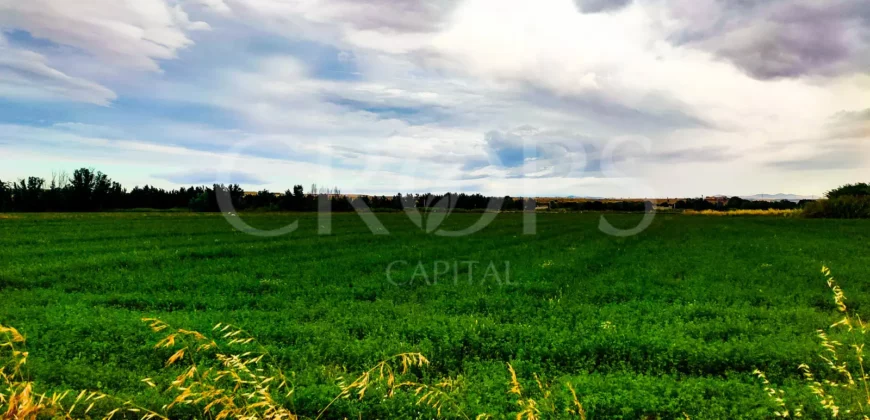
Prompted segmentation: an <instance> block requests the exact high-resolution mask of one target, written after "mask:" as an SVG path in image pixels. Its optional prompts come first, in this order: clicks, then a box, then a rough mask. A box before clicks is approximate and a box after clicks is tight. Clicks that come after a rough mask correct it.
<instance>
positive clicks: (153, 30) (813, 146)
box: [0, 0, 870, 197]
mask: <svg viewBox="0 0 870 420" xmlns="http://www.w3.org/2000/svg"><path fill="white" fill-rule="evenodd" d="M0 156H2V158H0V179H3V180H13V179H16V178H20V177H23V176H27V175H38V176H42V177H45V178H50V175H51V173H52V171H60V170H66V171H70V170H72V169H74V168H78V167H94V168H97V169H100V170H102V171H104V172H106V173H108V174H109V176H110V177H112V178H113V179H115V180H117V181H120V182H122V183H123V184H124V185H125V186H128V187H132V186H133V185H136V184H138V185H143V184H146V183H147V184H151V185H158V186H162V187H174V186H178V185H190V184H206V183H211V182H213V181H215V180H219V181H230V182H238V183H240V184H242V186H243V187H245V188H246V189H263V188H267V189H270V190H284V189H287V188H290V187H292V185H293V184H302V185H305V186H306V188H307V187H308V186H309V185H310V184H312V183H317V184H320V185H335V186H338V187H339V188H341V190H342V191H343V192H353V193H394V192H398V191H402V192H416V191H435V192H442V191H448V190H450V191H466V192H482V193H487V194H512V195H538V196H542V195H578V196H612V197H625V196H659V197H666V196H668V197H673V196H698V195H702V194H707V195H710V194H729V195H730V194H734V195H737V194H755V193H777V192H783V193H794V194H805V195H812V194H821V193H823V192H824V191H826V190H827V189H830V188H831V187H834V186H836V185H838V184H842V183H847V182H856V181H868V175H870V3H868V2H867V1H864V0H669V1H665V0H546V1H531V0H528V1H519V0H429V1H424V0H368V1H366V0H69V1H67V0H28V1H19V0H0Z"/></svg>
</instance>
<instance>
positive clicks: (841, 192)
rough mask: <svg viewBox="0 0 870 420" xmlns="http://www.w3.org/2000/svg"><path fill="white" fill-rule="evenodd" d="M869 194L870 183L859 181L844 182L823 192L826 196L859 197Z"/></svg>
mask: <svg viewBox="0 0 870 420" xmlns="http://www.w3.org/2000/svg"><path fill="white" fill-rule="evenodd" d="M868 195H870V184H867V183H866V182H859V183H857V184H846V185H843V186H841V187H838V188H834V189H833V190H831V191H828V192H827V194H825V196H826V197H828V198H838V197H847V196H848V197H861V196H868Z"/></svg>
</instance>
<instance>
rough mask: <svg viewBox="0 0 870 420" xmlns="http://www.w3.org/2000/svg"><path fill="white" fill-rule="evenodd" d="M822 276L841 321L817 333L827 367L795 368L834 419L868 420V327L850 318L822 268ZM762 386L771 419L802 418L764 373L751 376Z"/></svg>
mask: <svg viewBox="0 0 870 420" xmlns="http://www.w3.org/2000/svg"><path fill="white" fill-rule="evenodd" d="M822 274H823V275H824V276H825V281H826V283H827V285H828V287H829V288H830V289H831V293H832V294H833V298H834V304H835V305H836V307H837V311H839V312H840V313H841V314H842V316H843V318H842V319H841V320H839V321H837V322H835V323H833V324H831V325H830V326H829V327H828V329H827V330H821V329H820V330H818V331H817V334H818V337H819V345H820V347H821V351H820V353H819V355H818V357H819V358H820V359H821V360H822V361H823V362H824V365H825V366H826V367H827V369H826V370H825V371H822V372H817V373H814V372H813V371H812V370H811V369H810V367H809V365H808V364H806V363H803V364H801V365H800V366H798V369H799V370H800V372H801V374H802V375H803V377H804V380H806V382H807V386H808V387H809V389H810V390H811V391H812V393H813V394H815V395H816V396H817V397H818V401H819V404H820V405H821V407H822V408H823V409H824V410H825V411H827V412H828V413H829V414H830V416H831V417H833V418H844V417H845V418H858V419H864V420H870V385H868V382H870V381H868V379H870V378H868V375H867V372H866V366H865V364H864V358H865V356H864V342H865V336H866V335H867V324H866V323H864V322H863V321H862V320H861V317H860V316H858V315H855V314H852V313H851V312H850V311H849V309H848V307H847V306H846V295H845V293H843V289H841V288H840V285H839V284H837V282H836V280H835V279H834V277H833V275H831V270H830V269H828V267H822ZM754 373H755V374H756V375H757V376H758V377H759V378H760V379H761V380H762V382H763V384H764V389H765V391H766V392H767V393H768V395H769V397H770V399H771V400H772V402H773V403H774V404H775V405H776V406H777V407H778V408H777V409H776V410H775V411H774V415H775V416H776V417H780V418H792V417H802V414H803V413H802V411H803V407H801V406H797V407H794V408H792V409H789V406H790V404H789V402H788V401H787V400H786V396H785V394H784V392H783V391H782V390H779V389H776V388H774V387H773V385H771V383H770V382H769V381H768V380H767V377H766V376H765V375H764V373H763V372H761V371H759V370H756V371H755V372H754Z"/></svg>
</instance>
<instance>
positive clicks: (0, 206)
mask: <svg viewBox="0 0 870 420" xmlns="http://www.w3.org/2000/svg"><path fill="white" fill-rule="evenodd" d="M9 210H12V189H11V187H10V186H9V185H7V184H6V183H5V182H3V180H2V179H0V211H9Z"/></svg>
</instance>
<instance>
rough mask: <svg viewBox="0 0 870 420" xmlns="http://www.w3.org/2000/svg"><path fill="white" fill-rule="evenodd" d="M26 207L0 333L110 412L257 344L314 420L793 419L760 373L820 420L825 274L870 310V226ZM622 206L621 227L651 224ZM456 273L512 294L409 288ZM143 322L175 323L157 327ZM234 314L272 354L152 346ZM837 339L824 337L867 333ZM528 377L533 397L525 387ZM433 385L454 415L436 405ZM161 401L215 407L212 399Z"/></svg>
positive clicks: (1, 237) (294, 401)
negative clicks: (425, 274) (5, 329)
mask: <svg viewBox="0 0 870 420" xmlns="http://www.w3.org/2000/svg"><path fill="white" fill-rule="evenodd" d="M15 216H16V218H7V219H4V220H3V221H2V222H0V245H2V247H0V301H2V302H3V304H2V305H0V324H3V325H7V326H8V325H11V326H15V327H16V328H17V331H20V333H21V334H22V335H23V336H24V337H26V339H27V342H28V346H29V347H28V349H27V350H28V352H29V357H28V360H27V364H26V365H24V366H25V367H26V368H25V370H24V371H23V372H22V375H24V377H25V378H24V379H26V380H25V381H23V382H26V383H29V382H30V381H33V383H34V384H36V385H34V386H36V387H37V388H38V389H35V392H39V393H42V392H46V393H48V395H51V394H52V393H58V394H62V393H63V392H65V391H69V390H83V389H84V390H89V391H90V392H96V393H97V394H94V395H95V396H94V397H92V398H96V397H97V396H99V395H111V396H112V397H113V398H115V400H114V401H115V402H114V403H113V404H108V403H105V404H104V405H101V404H99V403H98V404H96V406H95V407H94V408H93V409H92V410H93V411H92V413H98V414H99V415H101V416H102V415H105V414H107V413H108V412H110V410H111V409H112V407H118V406H121V407H125V405H124V403H127V402H129V403H130V405H129V407H128V408H126V409H127V410H129V409H137V410H139V408H136V407H142V408H146V409H150V410H155V411H157V412H159V413H164V411H162V410H163V406H164V405H166V406H168V405H169V404H171V403H172V401H174V400H175V399H176V398H178V396H179V395H180V394H179V393H178V392H177V391H178V388H177V387H170V385H171V384H172V383H173V382H174V381H177V380H178V377H179V375H181V374H183V373H185V372H186V369H189V368H190V366H191V365H192V363H196V364H197V366H201V367H202V370H201V371H200V372H204V371H206V370H208V369H209V368H212V369H214V370H213V372H218V371H219V370H222V369H223V370H226V369H227V366H226V365H225V362H228V361H230V360H231V359H224V360H221V359H219V358H218V357H217V355H218V354H221V355H224V356H227V357H230V358H231V357H232V356H234V355H235V356H239V357H242V356H241V355H242V354H244V353H245V352H247V351H251V352H258V353H257V354H268V356H267V357H268V359H269V362H268V363H266V364H264V365H263V366H262V368H264V369H274V371H271V373H269V374H268V375H266V377H267V378H268V377H274V378H277V377H279V375H283V378H284V379H282V380H281V381H277V379H273V380H272V381H277V383H276V384H275V385H273V386H271V387H270V388H269V389H270V392H271V394H270V395H271V398H272V400H274V401H276V403H277V404H276V405H275V406H276V407H278V406H280V407H285V408H286V409H287V410H288V412H289V413H292V414H294V415H298V416H300V417H301V418H316V417H317V416H318V415H321V418H330V419H331V418H345V417H346V418H360V417H362V418H399V419H403V418H407V419H412V418H431V417H435V416H436V415H437V411H438V409H439V407H440V408H441V410H442V416H444V417H448V418H450V417H460V418H461V417H462V416H461V415H460V414H458V413H460V412H461V413H464V414H465V415H466V416H468V417H469V418H475V416H477V415H478V414H482V413H486V414H488V415H490V416H492V418H517V415H519V414H523V413H525V414H524V416H525V417H523V418H533V417H534V416H537V417H539V418H565V417H567V416H569V415H570V416H572V418H579V416H580V413H583V414H582V415H583V416H586V417H588V418H592V419H597V418H685V416H686V415H688V416H690V417H691V418H701V419H703V418H770V417H771V415H772V414H771V413H773V412H774V411H776V410H778V407H779V406H778V405H777V404H778V403H777V402H776V401H774V400H770V399H769V398H768V391H766V390H765V386H764V385H762V384H761V383H760V382H759V379H758V378H757V377H756V375H755V374H754V373H753V372H754V371H755V370H756V369H757V370H759V371H760V372H764V374H765V377H766V378H767V380H768V381H769V382H770V387H769V388H771V389H776V390H781V391H782V394H783V395H784V396H785V398H784V400H785V402H786V404H787V405H788V407H791V408H790V412H791V413H794V408H793V407H798V406H800V407H803V414H804V417H806V418H826V417H830V416H831V412H830V410H829V409H825V408H824V407H821V406H820V405H819V404H818V403H817V400H818V396H817V395H816V394H814V391H813V390H812V389H810V388H809V387H808V386H807V382H806V380H805V377H804V374H805V372H803V371H802V370H801V369H798V366H800V365H801V364H805V365H806V367H807V369H809V371H810V372H812V373H813V374H815V375H816V376H817V377H820V378H821V377H825V378H826V377H828V376H830V375H831V374H832V372H831V367H830V365H829V364H828V362H826V361H825V360H823V359H821V358H820V357H818V353H819V345H820V341H819V338H818V332H817V330H818V329H819V328H820V327H822V328H823V327H825V326H828V325H831V324H834V323H835V322H837V321H839V320H840V319H842V314H841V315H840V316H838V315H837V313H838V307H837V305H836V304H835V303H834V302H833V301H832V300H831V299H830V289H828V288H827V287H826V285H825V280H824V278H823V277H822V276H820V275H819V274H818V267H820V266H821V265H823V264H827V265H828V266H831V267H836V271H837V273H838V277H839V279H840V283H841V284H843V288H845V289H847V290H849V299H850V300H849V302H850V310H853V311H855V313H862V312H864V311H862V304H863V305H867V302H870V284H868V283H867V282H866V279H868V278H870V276H868V274H870V273H868V272H870V268H868V267H870V265H868V263H870V252H868V251H870V241H868V239H870V238H868V236H870V229H868V228H870V223H868V222H867V221H860V220H822V219H819V220H816V219H800V218H756V217H729V218H700V217H690V216H683V215H677V214H667V215H658V216H657V217H656V219H655V221H654V222H653V224H652V225H651V226H650V228H649V229H647V230H646V231H644V232H643V233H642V234H640V235H637V236H633V237H627V238H615V237H610V236H606V235H604V234H602V233H600V232H599V231H598V230H597V226H598V218H599V216H598V215H595V214H589V213H585V214H544V215H539V216H538V234H537V235H534V236H530V235H523V234H522V215H521V214H504V215H500V216H499V218H498V219H497V220H496V221H495V222H494V223H493V224H491V225H490V226H488V227H487V228H486V229H484V230H483V231H481V232H479V233H477V234H474V235H471V236H466V237H459V238H444V237H437V236H433V235H427V234H425V233H423V232H421V231H420V230H419V228H417V227H416V226H415V225H414V224H413V223H411V222H410V221H408V219H407V218H406V217H405V216H404V215H402V214H383V215H378V217H379V219H380V220H381V221H382V222H383V224H384V226H385V228H386V229H387V230H388V231H389V232H390V233H391V234H390V235H372V234H371V233H370V231H369V230H368V228H367V227H366V226H365V225H364V224H363V223H362V222H360V219H359V218H358V217H357V216H355V215H335V216H334V221H333V232H334V233H333V234H332V235H329V236H318V235H316V234H315V231H316V227H317V219H316V216H314V215H291V214H265V213H257V214H252V215H250V217H249V222H250V223H251V224H253V225H255V226H258V227H270V226H271V227H277V226H281V225H284V224H286V223H288V222H290V221H292V220H295V219H296V218H299V220H300V229H299V230H298V231H297V232H295V233H294V234H292V235H290V236H284V237H277V238H259V237H253V236H249V235H245V234H242V233H239V232H236V231H234V230H233V229H232V228H231V227H230V226H229V225H228V224H227V223H226V222H225V221H224V220H223V219H222V218H221V217H220V216H219V215H209V214H173V213H124V214H62V215H52V214H36V215H15ZM478 217H479V215H475V214H456V215H453V216H451V217H449V218H448V219H447V221H446V222H445V225H452V226H456V227H460V226H467V225H470V224H471V223H472V222H473V221H474V220H476V219H477V218H478ZM607 217H608V219H609V220H610V221H611V222H612V223H613V224H614V225H618V226H622V227H629V226H630V225H631V224H633V223H635V222H636V221H637V220H638V219H639V216H636V215H627V214H613V215H608V216H607ZM396 260H406V261H409V262H412V263H411V264H408V265H407V266H405V265H402V266H401V267H400V268H397V269H396V271H395V273H394V274H393V276H394V277H395V279H397V281H396V283H397V284H399V285H398V286H397V285H394V284H391V283H390V282H387V281H386V279H385V269H386V267H387V266H388V265H389V263H390V262H393V261H396ZM439 260H443V261H449V262H451V263H452V262H454V261H468V260H476V261H482V262H490V261H493V262H496V263H498V265H500V264H503V263H504V262H506V261H507V262H509V263H510V280H511V281H510V283H511V284H499V283H497V282H495V281H492V280H491V279H483V280H481V278H480V277H474V276H472V277H473V278H474V280H475V281H474V283H473V284H469V283H468V282H467V280H466V278H467V275H466V274H467V273H466V272H465V271H460V277H461V278H460V281H458V282H454V281H453V279H452V277H450V278H448V279H447V280H442V281H440V282H438V284H427V283H426V282H425V281H415V282H411V280H412V277H413V276H414V271H415V264H416V262H417V261H423V262H424V263H425V265H426V266H427V267H430V268H431V267H433V264H434V262H435V261H439ZM483 265H485V264H483ZM452 267H453V266H452V265H451V270H452ZM460 270H462V268H461V266H460ZM430 273H431V272H430ZM451 276H452V274H451ZM430 283H432V282H431V281H430ZM142 318H154V319H159V320H161V322H165V323H167V325H174V326H175V327H167V329H166V331H162V333H161V332H154V331H149V330H148V328H144V325H143V324H142V321H141V319H142ZM217 323H231V324H232V325H236V326H240V327H242V328H244V331H246V332H245V333H244V334H246V335H245V337H257V338H258V341H257V342H256V343H253V342H249V343H245V344H240V343H238V342H237V343H233V344H229V342H230V341H232V340H233V339H234V338H235V337H229V338H228V339H223V338H221V337H222V335H223V334H226V332H224V333H223V334H221V335H219V336H217V337H216V338H215V339H214V340H215V341H216V342H217V343H218V344H219V345H220V347H218V348H216V349H204V350H202V351H201V352H200V353H197V352H196V351H195V350H196V348H197V347H198V346H193V347H192V349H193V351H192V352H191V350H190V349H188V350H186V351H185V353H184V354H183V355H182V356H179V357H177V358H176V360H175V361H174V362H173V363H172V364H170V365H169V366H166V362H167V360H169V359H171V358H172V357H173V356H176V355H177V353H178V351H179V350H180V349H181V347H180V346H181V341H182V340H177V341H176V342H175V343H174V344H173V346H172V347H165V346H161V347H160V348H157V349H155V345H157V344H160V343H161V341H163V340H164V339H165V338H166V336H167V335H166V334H167V333H168V332H169V331H170V330H171V331H175V332H178V331H179V330H184V331H202V332H203V334H204V335H205V336H209V335H216V333H215V332H214V331H212V328H213V327H214V325H215V324H217ZM221 325H222V326H221V327H220V328H223V327H224V326H225V324H221ZM152 328H153V327H152ZM220 328H219V329H218V330H217V331H220ZM230 328H234V330H233V331H236V329H235V328H237V327H230ZM227 331H229V330H227ZM209 332H210V333H212V334H207V333H209ZM841 333H842V334H844V333H846V331H836V332H832V333H831V334H829V337H830V338H831V340H835V341H838V342H847V343H852V342H851V341H848V340H845V339H844V338H843V337H841V336H840V335H839V334H841ZM239 334H242V333H239ZM194 341H195V340H194ZM165 344H166V343H165V342H164V343H163V345H165ZM239 346H254V347H252V348H251V349H249V350H244V351H242V350H243V347H239ZM236 348H238V350H235V349H236ZM252 354H253V353H252ZM402 354H405V355H412V354H413V355H425V358H426V360H427V362H428V363H420V364H418V365H413V366H409V367H408V369H407V370H403V368H402V363H401V360H400V359H401V358H400V359H392V358H391V357H392V356H394V355H402ZM248 356H250V355H248ZM248 356H244V357H246V358H247V357H248ZM191 357H195V359H191ZM254 357H256V356H254ZM829 359H830V358H829ZM244 360H249V359H244ZM417 360H418V361H419V359H417ZM384 362H386V363H387V364H388V365H389V366H390V367H391V368H392V369H393V370H394V374H393V377H394V378H398V379H395V380H394V381H393V385H394V386H395V385H397V384H400V383H408V384H411V383H413V384H415V386H411V385H408V386H407V387H405V386H403V387H400V388H395V387H394V388H395V389H394V392H393V395H392V397H391V398H387V399H383V398H382V397H383V396H384V395H386V394H387V393H389V391H390V385H389V384H388V381H387V380H386V379H385V380H381V374H380V372H381V370H380V369H381V368H382V367H383V366H384V365H382V364H381V363H384ZM263 363H265V362H263ZM508 364H510V365H509V366H510V369H509V368H508ZM379 366H380V367H379ZM849 366H855V365H854V363H849ZM237 367H238V366H237ZM373 367H379V368H378V369H377V370H375V371H372V368H373ZM366 372H371V373H370V374H369V379H368V382H367V383H366V385H367V386H366V388H364V389H367V390H368V391H366V393H365V398H363V399H362V400H359V399H358V398H357V397H356V395H357V394H355V393H354V392H359V390H360V388H359V385H360V384H361V383H360V382H357V379H359V378H360V377H361V376H362V375H363V374H365V373H366ZM511 372H513V374H512V373H511ZM833 373H835V372H833ZM854 377H855V378H857V377H858V375H855V376H854ZM197 378H200V379H201V381H200V382H202V383H205V384H208V383H210V382H209V381H212V382H211V383H213V380H215V378H216V377H197ZM209 378H211V379H209ZM384 378H387V379H388V378H389V375H386V376H384ZM143 379H148V381H150V382H152V383H154V384H155V385H157V386H154V387H152V386H150V385H149V384H148V383H147V382H143ZM200 379H197V380H200ZM224 380H226V379H225V378H222V379H220V381H224ZM284 380H286V390H287V391H286V392H284V391H283V390H282V391H281V392H279V391H278V390H277V388H276V387H277V385H278V383H282V382H284ZM445 381H447V382H445ZM820 383H822V384H823V385H824V384H825V382H821V381H820ZM354 384H356V385H355V386H354V387H349V386H350V385H354ZM439 384H440V385H442V386H439ZM515 384H520V385H519V388H518V389H519V392H520V393H519V394H518V393H516V392H508V391H513V390H514V386H515ZM247 385H250V386H252V387H253V386H254V384H247ZM247 385H246V386H247ZM368 385H371V386H370V387H369V386H368ZM420 387H423V388H420ZM417 389H420V391H417ZM252 390H253V391H256V388H250V389H249V390H248V391H246V393H250V392H251V391H252ZM431 390H435V391H441V392H443V394H438V395H437V397H438V398H437V399H436V400H437V401H439V402H441V403H442V404H441V405H440V406H435V405H430V404H425V401H424V404H419V399H420V397H421V396H422V395H425V394H426V392H428V391H431ZM291 391H292V392H291ZM182 392H183V391H182ZM347 392H350V394H349V395H348V394H347ZM88 395H90V394H86V395H85V396H84V397H82V398H87V396H88ZM337 396H341V397H340V398H338V399H336V397H337ZM432 396H435V394H432ZM574 396H576V398H575V397H574ZM70 397H71V396H70V395H68V396H67V398H70ZM448 397H449V398H448ZM99 401H106V399H101V400H99ZM530 401H534V405H533V406H532V403H531V402H530ZM575 402H576V404H575ZM69 405H70V404H69V403H65V405H64V407H65V408H66V409H68V407H69ZM235 405H236V407H240V406H241V404H239V403H236V404H235ZM840 405H841V406H843V407H845V406H848V405H849V404H845V403H844V404H840ZM327 406H328V407H329V409H328V410H327V411H325V412H324V411H323V409H324V407H327ZM167 409H168V410H169V411H168V413H167V414H168V416H169V417H171V418H193V417H199V416H201V415H202V414H201V413H202V411H201V409H202V407H200V406H196V407H194V406H192V405H184V404H180V403H179V404H176V405H174V406H172V407H167ZM215 409H217V408H215ZM76 410H78V411H77V412H81V411H82V410H83V406H82V404H81V403H80V404H78V405H77V407H76ZM568 410H573V411H568ZM218 412H219V411H216V412H215V413H218ZM124 413H125V414H127V415H133V414H134V413H137V412H130V411H125V412H124ZM138 413H142V411H140V412H138ZM850 414H854V413H850ZM840 417H846V418H848V415H847V414H845V409H843V410H842V411H841V413H840Z"/></svg>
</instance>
